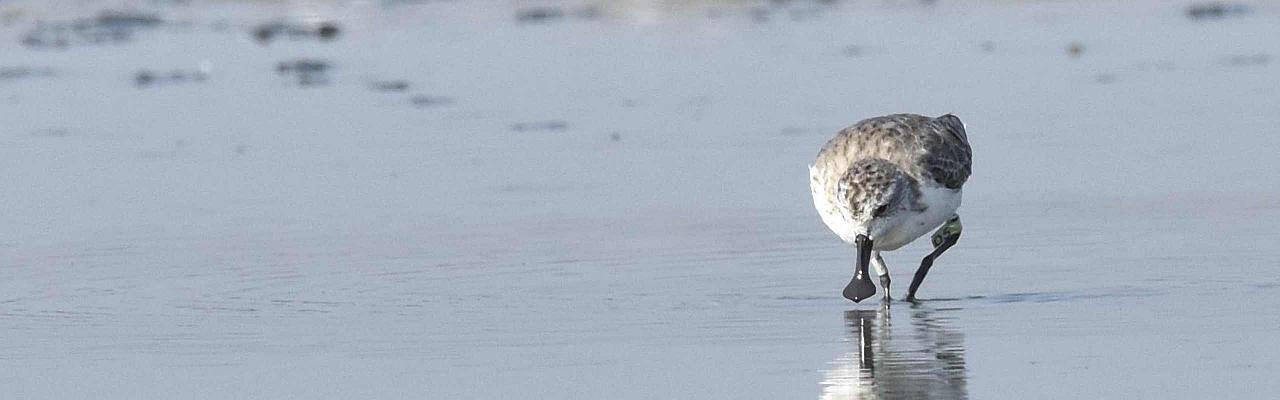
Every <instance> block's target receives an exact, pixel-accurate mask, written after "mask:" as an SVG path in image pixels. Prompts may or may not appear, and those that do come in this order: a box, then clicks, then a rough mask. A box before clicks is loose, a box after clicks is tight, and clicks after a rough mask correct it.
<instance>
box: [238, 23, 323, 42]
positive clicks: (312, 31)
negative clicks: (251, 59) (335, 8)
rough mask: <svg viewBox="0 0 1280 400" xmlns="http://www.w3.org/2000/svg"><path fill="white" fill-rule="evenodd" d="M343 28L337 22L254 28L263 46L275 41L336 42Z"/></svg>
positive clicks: (267, 25)
mask: <svg viewBox="0 0 1280 400" xmlns="http://www.w3.org/2000/svg"><path fill="white" fill-rule="evenodd" d="M341 32H342V28H340V27H339V26H338V23H337V22H332V21H324V22H318V23H300V22H289V21H272V22H268V23H265V24H262V25H258V26H257V27H255V28H253V38H254V39H256V40H257V41H258V43H261V44H269V43H271V42H272V41H274V40H275V39H279V38H287V39H290V40H303V39H316V40H319V41H321V42H329V41H333V40H336V39H337V38H338V34H340V33H341Z"/></svg>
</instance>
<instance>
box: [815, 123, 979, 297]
mask: <svg viewBox="0 0 1280 400" xmlns="http://www.w3.org/2000/svg"><path fill="white" fill-rule="evenodd" d="M969 159H970V149H969V138H968V137H967V136H965V132H964V123H962V122H960V118H956V116H954V115H951V114H947V115H943V116H941V117H938V118H929V117H925V116H922V115H914V114H894V115H886V116H883V117H875V118H870V119H866V120H863V121H860V122H858V123H856V124H853V126H850V127H848V128H845V129H844V130H841V131H840V133H837V134H836V137H835V138H832V139H831V140H830V141H828V142H827V144H826V145H825V146H822V150H821V151H819V152H818V159H817V160H814V162H813V165H812V166H810V167H809V187H810V189H811V190H812V191H813V205H814V207H816V208H817V209H818V214H820V215H821V216H822V222H824V223H826V224H827V227H828V228H831V231H832V232H835V234H836V235H838V236H840V239H842V240H844V241H845V242H846V243H850V244H853V245H856V246H857V247H858V258H857V260H856V261H855V263H854V265H855V269H854V274H853V280H852V281H850V282H849V285H848V286H846V287H845V288H844V297H846V298H848V299H849V300H853V301H854V302H859V301H862V300H863V299H866V298H868V297H871V296H872V295H875V293H876V285H875V284H874V283H872V282H871V278H870V277H869V276H868V274H867V265H868V264H873V265H875V267H876V273H878V274H879V275H880V285H881V286H884V291H885V293H884V298H885V299H886V300H887V299H889V269H888V268H887V267H886V266H885V264H884V259H883V258H881V257H880V252H881V251H889V250H896V249H898V248H899V247H902V246H903V245H906V244H907V243H910V242H911V241H913V240H915V239H916V238H918V237H920V236H922V235H924V234H925V233H927V232H929V230H931V229H933V228H934V227H938V226H939V225H941V227H940V228H938V230H937V231H936V232H934V234H933V237H932V241H933V246H934V249H933V252H932V253H929V255H928V256H925V257H924V260H923V261H921V262H920V268H919V269H917V270H916V275H915V278H914V279H912V280H911V287H910V288H909V289H907V300H908V301H915V295H916V289H919V288H920V283H921V282H923V281H924V277H925V274H928V273H929V267H931V266H933V260H934V259H935V258H937V257H938V256H939V255H941V254H942V253H943V252H944V251H947V249H948V248H950V247H951V246H952V245H954V244H955V243H956V240H959V239H960V230H961V229H960V228H961V226H960V216H959V215H957V214H956V209H957V208H959V207H960V191H961V186H964V182H965V180H967V179H969V167H970V160H969Z"/></svg>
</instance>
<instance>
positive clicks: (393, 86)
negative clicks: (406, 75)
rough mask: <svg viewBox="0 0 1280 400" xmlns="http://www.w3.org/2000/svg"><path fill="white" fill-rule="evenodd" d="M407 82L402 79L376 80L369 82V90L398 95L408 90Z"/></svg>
mask: <svg viewBox="0 0 1280 400" xmlns="http://www.w3.org/2000/svg"><path fill="white" fill-rule="evenodd" d="M410 86H412V85H410V84H409V81H406V80H404V79H394V80H377V81H371V82H369V90H372V91H375V92H384V93H398V92H403V91H406V90H409V87H410Z"/></svg>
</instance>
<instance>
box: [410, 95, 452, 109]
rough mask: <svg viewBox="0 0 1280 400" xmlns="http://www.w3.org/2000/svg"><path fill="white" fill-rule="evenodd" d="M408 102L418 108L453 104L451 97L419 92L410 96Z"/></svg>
mask: <svg viewBox="0 0 1280 400" xmlns="http://www.w3.org/2000/svg"><path fill="white" fill-rule="evenodd" d="M409 104H413V105H414V106H415V107H419V108H427V107H439V106H447V105H450V104H453V98H452V97H444V96H428V95H423V94H420V95H416V96H413V97H410V98H409Z"/></svg>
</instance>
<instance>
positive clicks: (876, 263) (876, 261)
mask: <svg viewBox="0 0 1280 400" xmlns="http://www.w3.org/2000/svg"><path fill="white" fill-rule="evenodd" d="M871 266H873V267H876V274H877V275H880V287H882V288H884V299H885V300H889V266H888V265H887V264H885V263H884V258H882V257H880V252H878V251H877V252H874V253H871Z"/></svg>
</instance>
